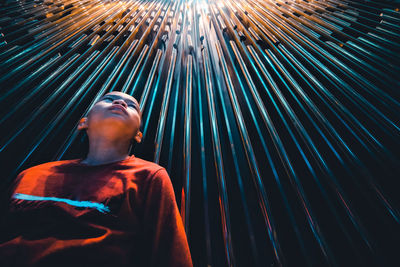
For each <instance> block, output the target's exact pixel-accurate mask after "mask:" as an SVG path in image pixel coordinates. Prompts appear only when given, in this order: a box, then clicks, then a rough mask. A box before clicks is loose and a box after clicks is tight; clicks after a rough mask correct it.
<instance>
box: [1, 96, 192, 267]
mask: <svg viewBox="0 0 400 267" xmlns="http://www.w3.org/2000/svg"><path fill="white" fill-rule="evenodd" d="M140 121H141V112H140V108H139V104H138V102H137V101H136V99H135V98H133V97H132V96H130V95H127V94H124V93H121V92H111V93H108V94H106V95H105V96H103V97H102V98H101V99H100V100H99V101H98V102H97V103H96V104H95V105H94V106H93V107H92V109H91V110H90V111H89V113H88V115H87V117H85V118H82V119H81V120H80V123H79V126H78V129H79V130H86V132H87V135H88V138H89V152H88V154H87V157H86V158H85V159H83V160H81V159H75V160H64V161H56V162H48V163H45V164H41V165H38V166H35V167H32V168H29V169H27V170H25V171H23V172H21V173H20V174H19V175H18V177H17V179H16V181H15V184H14V186H13V189H12V197H11V203H10V212H9V216H7V217H8V218H7V219H6V226H5V227H6V228H3V229H2V232H3V234H2V235H3V237H2V239H1V240H0V259H1V262H2V266H192V260H191V256H190V251H189V246H188V243H187V239H186V235H185V231H184V227H183V224H182V220H181V217H180V214H179V210H178V207H177V204H176V201H175V194H174V191H173V187H172V184H171V181H170V179H169V177H168V174H167V172H166V170H165V169H164V168H162V167H161V166H159V165H157V164H155V163H152V162H148V161H145V160H142V159H139V158H136V157H135V156H134V155H132V156H129V149H130V146H131V144H132V141H133V140H134V141H136V142H140V141H141V138H142V133H141V132H140V129H139V128H140Z"/></svg>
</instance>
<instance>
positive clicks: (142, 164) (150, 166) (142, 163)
mask: <svg viewBox="0 0 400 267" xmlns="http://www.w3.org/2000/svg"><path fill="white" fill-rule="evenodd" d="M132 167H133V168H135V169H136V171H137V172H138V173H141V174H143V176H146V177H147V179H149V180H152V179H154V178H158V179H159V177H165V176H166V177H168V173H167V171H166V170H165V168H164V167H162V166H160V165H158V164H157V163H154V162H151V161H148V160H144V159H141V158H137V157H135V158H134V164H133V166H132Z"/></svg>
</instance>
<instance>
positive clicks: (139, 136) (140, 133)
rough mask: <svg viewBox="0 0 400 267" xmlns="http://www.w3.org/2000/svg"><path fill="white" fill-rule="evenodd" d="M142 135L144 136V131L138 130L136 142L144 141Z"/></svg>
mask: <svg viewBox="0 0 400 267" xmlns="http://www.w3.org/2000/svg"><path fill="white" fill-rule="evenodd" d="M142 136H143V134H142V132H141V131H138V132H137V134H136V135H135V137H134V139H135V141H136V143H140V142H141V141H142Z"/></svg>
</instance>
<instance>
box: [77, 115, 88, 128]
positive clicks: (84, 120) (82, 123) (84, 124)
mask: <svg viewBox="0 0 400 267" xmlns="http://www.w3.org/2000/svg"><path fill="white" fill-rule="evenodd" d="M87 128H88V125H87V118H86V117H84V118H82V119H80V121H79V124H78V128H77V129H78V131H80V130H83V129H87Z"/></svg>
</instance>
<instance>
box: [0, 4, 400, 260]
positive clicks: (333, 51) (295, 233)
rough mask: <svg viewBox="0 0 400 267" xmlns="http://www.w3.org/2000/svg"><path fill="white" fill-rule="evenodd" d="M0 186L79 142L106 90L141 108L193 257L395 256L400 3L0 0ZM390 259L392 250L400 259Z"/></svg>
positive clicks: (150, 155) (147, 146) (142, 150)
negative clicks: (84, 121)
mask: <svg viewBox="0 0 400 267" xmlns="http://www.w3.org/2000/svg"><path fill="white" fill-rule="evenodd" d="M0 14H1V16H0V87H1V89H0V114H1V116H0V129H1V135H0V155H1V163H2V173H3V179H2V186H3V188H6V187H7V186H8V185H9V184H10V183H11V182H12V180H13V179H14V178H15V176H16V175H17V174H18V173H19V172H20V171H22V170H23V169H26V168H27V167H30V166H32V165H35V164H39V163H43V162H46V161H51V160H61V159H69V158H76V157H79V156H82V155H81V154H79V153H80V151H83V150H84V149H85V148H84V146H85V145H87V144H86V141H87V140H86V141H85V136H84V135H83V134H82V133H79V132H78V131H77V130H76V127H77V123H78V121H79V119H80V118H82V117H83V116H85V114H86V113H87V112H88V110H89V109H90V108H91V107H92V106H93V105H94V103H96V101H97V100H98V99H99V98H100V97H101V96H102V95H103V94H105V93H107V92H111V91H122V92H125V93H128V94H131V95H133V96H134V97H135V98H136V99H137V100H138V101H139V103H140V106H141V109H142V111H143V120H142V132H143V134H144V138H143V140H142V143H140V144H137V145H136V146H135V147H134V149H133V151H132V153H134V154H135V155H136V156H138V157H141V158H144V159H147V160H151V161H155V162H157V163H159V164H160V165H162V166H164V167H165V168H166V169H167V171H168V172H169V174H170V176H171V179H172V182H173V184H174V189H175V192H176V197H177V202H178V204H179V206H180V211H181V215H182V219H183V221H184V225H185V229H186V232H187V236H188V240H189V244H190V248H191V252H192V257H193V262H194V264H195V266H328V265H331V266H370V265H372V266H391V264H393V265H396V264H395V262H396V259H397V253H398V246H396V245H393V244H398V242H399V241H400V228H399V223H400V213H399V207H400V197H399V195H398V189H397V188H398V187H396V180H397V179H398V178H399V177H400V162H399V160H400V138H399V137H400V121H399V119H400V115H399V114H400V98H399V96H400V91H399V88H400V79H399V74H400V42H399V40H400V12H399V1H362V0H352V1H350V0H349V1H347V0H315V1H313V0H276V1H275V0H274V1H272V0H209V1H196V0H190V1H189V0H177V1H169V0H159V1H157V0H155V1H148V0H146V1H145V0H142V1H139V0H138V1H134V0H125V1H123V0H121V1H114V0H26V1H22V0H21V1H14V0H8V1H3V2H2V4H0ZM397 264H398V260H397Z"/></svg>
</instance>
